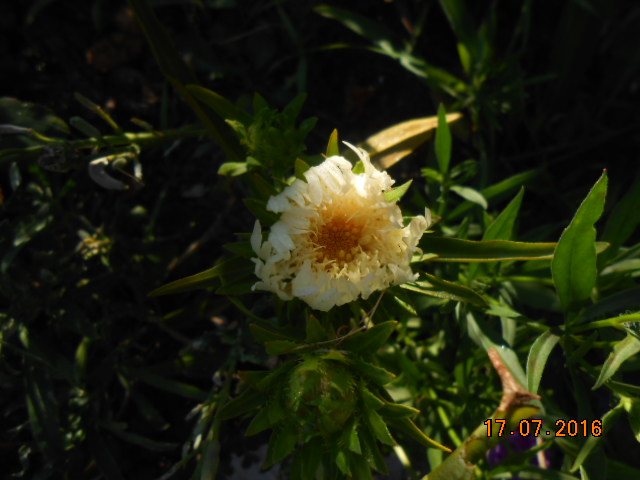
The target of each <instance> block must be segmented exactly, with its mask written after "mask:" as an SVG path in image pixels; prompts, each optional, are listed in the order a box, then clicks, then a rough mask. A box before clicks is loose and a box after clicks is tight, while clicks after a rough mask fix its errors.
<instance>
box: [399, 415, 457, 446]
mask: <svg viewBox="0 0 640 480" xmlns="http://www.w3.org/2000/svg"><path fill="white" fill-rule="evenodd" d="M387 423H388V424H389V426H391V427H393V428H394V429H396V430H400V431H401V432H404V433H406V434H407V435H409V436H410V437H412V438H413V439H414V440H416V441H417V442H418V443H420V445H422V446H423V447H426V448H437V449H438V450H442V451H444V452H451V449H450V448H448V447H445V446H444V445H441V444H439V443H438V442H436V441H435V440H434V439H432V438H430V437H428V436H427V435H425V433H424V432H423V431H422V430H420V429H419V428H418V426H417V425H416V424H415V423H414V422H413V421H412V420H411V419H409V418H406V417H405V418H397V419H396V418H393V419H391V418H389V419H388V421H387Z"/></svg>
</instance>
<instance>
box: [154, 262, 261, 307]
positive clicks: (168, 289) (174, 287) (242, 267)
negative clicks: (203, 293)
mask: <svg viewBox="0 0 640 480" xmlns="http://www.w3.org/2000/svg"><path fill="white" fill-rule="evenodd" d="M252 270H253V264H252V263H251V262H250V261H249V260H247V259H245V258H240V257H233V258H230V259H228V260H224V261H223V262H221V263H219V264H218V265H216V266H215V267H212V268H210V269H208V270H205V271H204V272H200V273H197V274H195V275H191V276H190V277H185V278H181V279H180V280H175V281H173V282H171V283H168V284H166V285H163V286H162V287H159V288H156V289H155V290H153V291H152V292H150V293H149V294H148V296H150V297H157V296H160V295H168V294H172V293H182V292H188V291H191V290H197V289H200V288H211V287H213V286H215V285H216V284H217V283H218V281H219V278H220V277H222V276H226V275H230V274H238V273H242V272H250V271H252Z"/></svg>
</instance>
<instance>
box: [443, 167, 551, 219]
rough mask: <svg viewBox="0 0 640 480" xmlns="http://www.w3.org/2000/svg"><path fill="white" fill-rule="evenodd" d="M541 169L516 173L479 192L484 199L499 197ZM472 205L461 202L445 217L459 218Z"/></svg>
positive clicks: (520, 184) (514, 188)
mask: <svg viewBox="0 0 640 480" xmlns="http://www.w3.org/2000/svg"><path fill="white" fill-rule="evenodd" d="M541 171H542V170H541V169H539V168H538V169H535V170H527V171H524V172H522V173H518V174H516V175H513V176H511V177H509V178H506V179H505V180H502V181H500V182H498V183H496V184H494V185H491V186H489V187H487V188H483V189H482V190H481V191H480V193H482V196H483V197H484V198H485V199H486V200H494V199H496V200H497V199H500V198H502V197H505V196H506V195H509V194H510V193H511V192H512V191H514V190H516V189H517V188H520V187H522V186H523V185H526V184H527V183H528V182H529V181H531V180H533V179H534V178H535V177H537V176H538V175H540V172H541ZM473 207H474V204H473V203H471V202H465V203H462V204H460V205H458V206H457V207H456V208H454V209H453V210H451V211H450V212H449V213H448V214H447V219H448V220H449V221H452V220H455V219H457V218H460V217H461V216H463V215H464V214H465V213H467V212H468V211H469V210H471V209H472V208H473Z"/></svg>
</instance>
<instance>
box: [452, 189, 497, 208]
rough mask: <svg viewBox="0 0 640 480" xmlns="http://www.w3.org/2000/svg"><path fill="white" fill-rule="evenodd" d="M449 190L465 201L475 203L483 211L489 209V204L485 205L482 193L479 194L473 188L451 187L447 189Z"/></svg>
mask: <svg viewBox="0 0 640 480" xmlns="http://www.w3.org/2000/svg"><path fill="white" fill-rule="evenodd" d="M449 189H450V190H451V191H452V192H455V193H457V194H458V195H460V196H461V197H462V198H464V199H465V200H467V201H469V202H471V203H475V204H477V205H480V206H481V207H482V208H484V209H485V210H486V209H487V208H488V207H489V204H488V203H487V199H486V198H484V196H483V195H482V193H480V192H479V191H478V190H476V189H475V188H471V187H463V186H462V185H451V187H449Z"/></svg>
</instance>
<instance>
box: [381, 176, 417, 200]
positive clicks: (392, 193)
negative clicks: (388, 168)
mask: <svg viewBox="0 0 640 480" xmlns="http://www.w3.org/2000/svg"><path fill="white" fill-rule="evenodd" d="M412 182H413V180H409V181H408V182H406V183H404V184H402V185H400V186H399V187H396V188H392V189H391V190H389V191H388V192H384V198H385V199H386V200H387V202H389V203H395V202H397V201H399V200H400V199H401V198H402V197H403V196H404V194H405V193H407V190H409V187H410V186H411V183H412Z"/></svg>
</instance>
